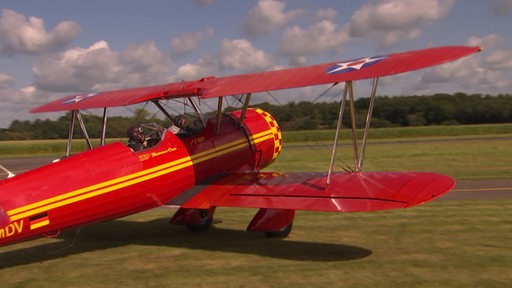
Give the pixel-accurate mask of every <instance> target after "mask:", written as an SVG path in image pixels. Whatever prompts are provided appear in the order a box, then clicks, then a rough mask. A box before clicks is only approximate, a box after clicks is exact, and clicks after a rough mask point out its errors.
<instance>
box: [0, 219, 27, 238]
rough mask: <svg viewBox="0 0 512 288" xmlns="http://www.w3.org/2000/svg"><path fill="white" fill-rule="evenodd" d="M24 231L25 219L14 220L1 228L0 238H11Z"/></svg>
mask: <svg viewBox="0 0 512 288" xmlns="http://www.w3.org/2000/svg"><path fill="white" fill-rule="evenodd" d="M21 231H23V220H21V221H16V222H12V223H11V224H9V225H7V226H5V227H2V228H0V239H4V238H9V237H12V236H14V235H17V234H21Z"/></svg>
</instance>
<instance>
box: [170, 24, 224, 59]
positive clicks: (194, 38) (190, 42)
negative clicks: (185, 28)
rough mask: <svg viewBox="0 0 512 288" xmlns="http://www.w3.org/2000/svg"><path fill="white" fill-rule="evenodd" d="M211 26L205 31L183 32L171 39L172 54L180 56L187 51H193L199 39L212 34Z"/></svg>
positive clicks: (201, 39) (199, 41)
mask: <svg viewBox="0 0 512 288" xmlns="http://www.w3.org/2000/svg"><path fill="white" fill-rule="evenodd" d="M214 34H215V33H214V31H213V29H212V28H207V29H206V30H205V31H200V32H195V33H185V34H182V35H181V36H179V37H176V38H173V39H172V40H171V50H172V54H173V55H175V56H181V55H184V54H187V53H189V52H192V51H194V50H195V49H196V48H197V47H198V45H199V44H200V43H201V41H203V40H205V39H206V38H209V37H212V36H213V35H214Z"/></svg>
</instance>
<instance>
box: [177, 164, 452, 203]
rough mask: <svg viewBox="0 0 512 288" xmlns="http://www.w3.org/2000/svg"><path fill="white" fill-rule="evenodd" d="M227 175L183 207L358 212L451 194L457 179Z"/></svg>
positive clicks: (406, 175)
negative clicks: (327, 182) (329, 179)
mask: <svg viewBox="0 0 512 288" xmlns="http://www.w3.org/2000/svg"><path fill="white" fill-rule="evenodd" d="M326 180H327V176H326V175H325V173H284V174H281V173H252V174H248V173H244V174H231V175H229V176H227V177H225V178H223V179H221V180H219V181H217V182H215V183H212V184H211V185H210V186H208V187H206V188H205V189H203V190H202V191H201V192H200V193H198V194H196V195H195V196H194V197H193V198H191V199H190V200H189V201H188V202H187V203H185V204H184V205H183V207H186V208H201V209H207V208H208V207H210V206H233V207H251V208H277V209H297V210H316V211H333V212H361V211H375V210H387V209H398V208H407V207H411V206H415V205H419V204H421V203H424V202H427V201H430V200H433V199H435V198H437V197H439V196H441V195H442V194H444V193H447V192H449V191H450V190H452V189H453V187H454V186H455V181H454V180H453V179H452V178H451V177H449V176H445V175H441V174H437V173H430V172H358V173H339V174H335V175H333V177H332V178H331V184H330V185H329V186H328V185H327V184H326Z"/></svg>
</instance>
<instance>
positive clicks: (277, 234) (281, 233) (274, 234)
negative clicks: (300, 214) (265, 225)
mask: <svg viewBox="0 0 512 288" xmlns="http://www.w3.org/2000/svg"><path fill="white" fill-rule="evenodd" d="M292 226H293V222H292V223H290V224H288V225H286V226H284V227H283V228H282V229H281V230H277V231H268V232H265V236H267V238H286V237H288V235H289V234H290V232H291V231H292Z"/></svg>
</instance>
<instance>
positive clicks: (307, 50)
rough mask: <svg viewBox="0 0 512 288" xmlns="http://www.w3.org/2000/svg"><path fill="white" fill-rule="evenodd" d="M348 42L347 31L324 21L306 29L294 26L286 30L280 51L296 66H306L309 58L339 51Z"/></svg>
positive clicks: (328, 21)
mask: <svg viewBox="0 0 512 288" xmlns="http://www.w3.org/2000/svg"><path fill="white" fill-rule="evenodd" d="M347 41H348V35H347V33H346V30H344V29H340V28H339V27H337V25H336V24H335V23H334V22H332V21H330V20H322V21H319V22H316V23H314V24H312V25H311V26H309V27H307V28H306V29H302V28H301V27H299V26H292V27H289V28H287V29H286V30H285V32H284V34H283V38H282V40H281V42H280V45H279V51H280V52H281V53H282V54H284V55H286V56H288V57H289V58H290V59H291V61H292V62H293V63H294V64H296V65H302V64H305V63H306V61H307V57H308V56H312V55H316V54H320V53H323V52H325V51H329V50H339V49H340V48H341V47H343V45H344V44H345V43H346V42H347Z"/></svg>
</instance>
